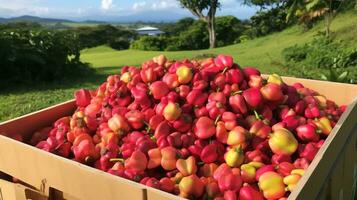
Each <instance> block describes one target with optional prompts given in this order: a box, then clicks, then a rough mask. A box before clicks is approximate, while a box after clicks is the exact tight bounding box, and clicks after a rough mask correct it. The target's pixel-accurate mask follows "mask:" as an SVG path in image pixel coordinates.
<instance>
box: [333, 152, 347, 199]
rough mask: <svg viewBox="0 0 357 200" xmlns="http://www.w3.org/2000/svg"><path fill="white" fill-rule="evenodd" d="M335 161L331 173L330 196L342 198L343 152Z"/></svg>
mask: <svg viewBox="0 0 357 200" xmlns="http://www.w3.org/2000/svg"><path fill="white" fill-rule="evenodd" d="M340 156H341V157H339V158H338V159H337V161H336V162H335V163H334V168H333V170H332V174H331V198H332V199H336V200H343V199H344V198H343V195H344V193H343V192H344V191H343V182H344V176H343V169H344V162H343V154H341V155H340Z"/></svg>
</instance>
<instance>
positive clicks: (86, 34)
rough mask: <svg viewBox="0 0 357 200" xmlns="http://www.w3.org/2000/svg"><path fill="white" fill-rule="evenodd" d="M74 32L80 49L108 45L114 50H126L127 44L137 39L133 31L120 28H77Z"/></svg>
mask: <svg viewBox="0 0 357 200" xmlns="http://www.w3.org/2000/svg"><path fill="white" fill-rule="evenodd" d="M74 31H75V32H76V33H77V34H78V38H79V41H80V46H81V48H82V49H83V48H91V47H96V46H99V45H105V44H108V45H109V46H112V45H113V47H115V48H116V49H127V48H129V45H128V44H129V43H130V41H131V40H133V39H134V38H136V37H137V34H136V33H135V32H134V31H129V30H125V29H123V28H121V27H117V26H112V25H99V26H96V27H79V28H77V29H75V30H74ZM114 43H116V44H114ZM118 43H119V44H118ZM124 47H126V48H124Z"/></svg>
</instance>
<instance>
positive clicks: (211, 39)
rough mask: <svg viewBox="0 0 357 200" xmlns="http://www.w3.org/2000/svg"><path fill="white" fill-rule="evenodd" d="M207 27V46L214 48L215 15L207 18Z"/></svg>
mask: <svg viewBox="0 0 357 200" xmlns="http://www.w3.org/2000/svg"><path fill="white" fill-rule="evenodd" d="M207 29H208V34H209V48H210V49H213V48H216V26H215V17H213V18H209V19H208V20H207Z"/></svg>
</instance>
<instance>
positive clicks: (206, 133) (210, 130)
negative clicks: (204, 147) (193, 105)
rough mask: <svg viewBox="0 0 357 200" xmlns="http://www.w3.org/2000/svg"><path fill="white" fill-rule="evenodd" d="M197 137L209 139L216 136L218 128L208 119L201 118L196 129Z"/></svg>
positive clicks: (195, 126) (196, 124)
mask: <svg viewBox="0 0 357 200" xmlns="http://www.w3.org/2000/svg"><path fill="white" fill-rule="evenodd" d="M193 129H194V133H195V135H196V136H197V137H198V138H200V139H207V138H210V137H212V136H213V135H214V134H216V127H215V125H214V121H213V120H211V119H210V118H208V117H200V118H199V119H198V120H197V121H196V123H195V125H194V127H193Z"/></svg>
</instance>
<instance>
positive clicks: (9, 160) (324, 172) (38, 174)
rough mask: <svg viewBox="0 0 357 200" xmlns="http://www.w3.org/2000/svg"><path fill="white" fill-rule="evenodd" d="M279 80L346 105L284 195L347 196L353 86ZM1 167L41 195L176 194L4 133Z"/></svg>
mask: <svg viewBox="0 0 357 200" xmlns="http://www.w3.org/2000/svg"><path fill="white" fill-rule="evenodd" d="M283 79H284V81H285V82H287V83H288V84H292V83H295V82H301V83H303V84H304V85H305V86H306V87H309V88H312V89H314V90H316V91H318V92H319V93H321V94H323V95H325V96H326V97H328V98H329V99H331V100H334V101H336V102H337V103H338V104H350V105H349V107H348V109H347V111H346V112H345V113H344V114H343V116H342V117H341V119H340V121H339V122H338V123H337V125H336V127H335V128H334V129H333V131H332V133H331V134H330V136H329V137H328V139H327V140H326V142H325V144H324V145H323V146H322V148H321V149H320V151H319V152H318V154H317V155H316V158H315V159H314V161H313V162H312V163H311V166H310V167H309V168H308V169H307V171H306V173H305V175H304V176H303V178H302V179H301V181H300V182H299V184H298V185H297V188H296V189H295V190H294V192H293V193H292V194H291V195H290V196H289V199H349V198H350V197H351V195H352V192H351V191H352V189H353V187H352V186H353V183H354V182H356V171H357V170H356V166H357V151H356V147H357V146H356V145H357V141H356V140H357V138H356V137H357V104H356V101H354V102H353V100H354V99H355V98H356V97H357V85H350V84H341V83H331V82H324V81H315V80H306V79H296V78H288V77H284V78H283ZM74 109H75V104H74V101H73V100H71V101H68V102H65V103H62V104H59V105H56V106H53V107H50V108H47V109H44V110H41V111H38V112H35V113H31V114H28V115H25V116H23V117H19V118H16V119H14V120H10V121H7V122H3V123H1V124H0V133H1V134H4V135H9V136H11V135H12V134H16V133H20V134H21V135H22V136H23V137H24V138H25V139H28V138H30V137H31V134H32V133H33V132H34V131H35V130H37V129H39V128H41V127H44V126H47V125H49V124H51V123H52V122H54V121H55V120H56V119H58V118H60V117H63V116H66V115H70V114H71V113H72V112H73V110H74ZM0 171H3V172H5V173H8V174H10V175H12V176H14V177H18V178H20V179H21V180H23V181H25V182H26V183H29V184H31V185H32V186H33V187H35V188H37V189H39V188H41V187H44V191H45V194H46V195H49V194H51V195H50V196H54V197H56V199H84V200H91V199H93V200H97V199H133V200H134V199H143V200H146V199H149V200H157V199H179V198H178V197H176V196H174V195H171V194H168V193H165V192H162V191H159V190H155V189H152V188H147V187H145V186H142V185H140V184H137V183H134V182H131V181H128V180H125V179H122V178H119V177H115V176H112V175H110V174H107V173H104V172H102V171H99V170H97V169H94V168H91V167H88V166H85V165H82V164H80V163H77V162H74V161H71V160H68V159H65V158H62V157H59V156H57V155H54V154H50V153H47V152H44V151H42V150H39V149H37V148H35V147H32V146H30V145H27V144H24V143H21V142H18V141H15V140H12V139H10V138H8V137H4V136H0ZM67 194H70V195H67Z"/></svg>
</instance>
